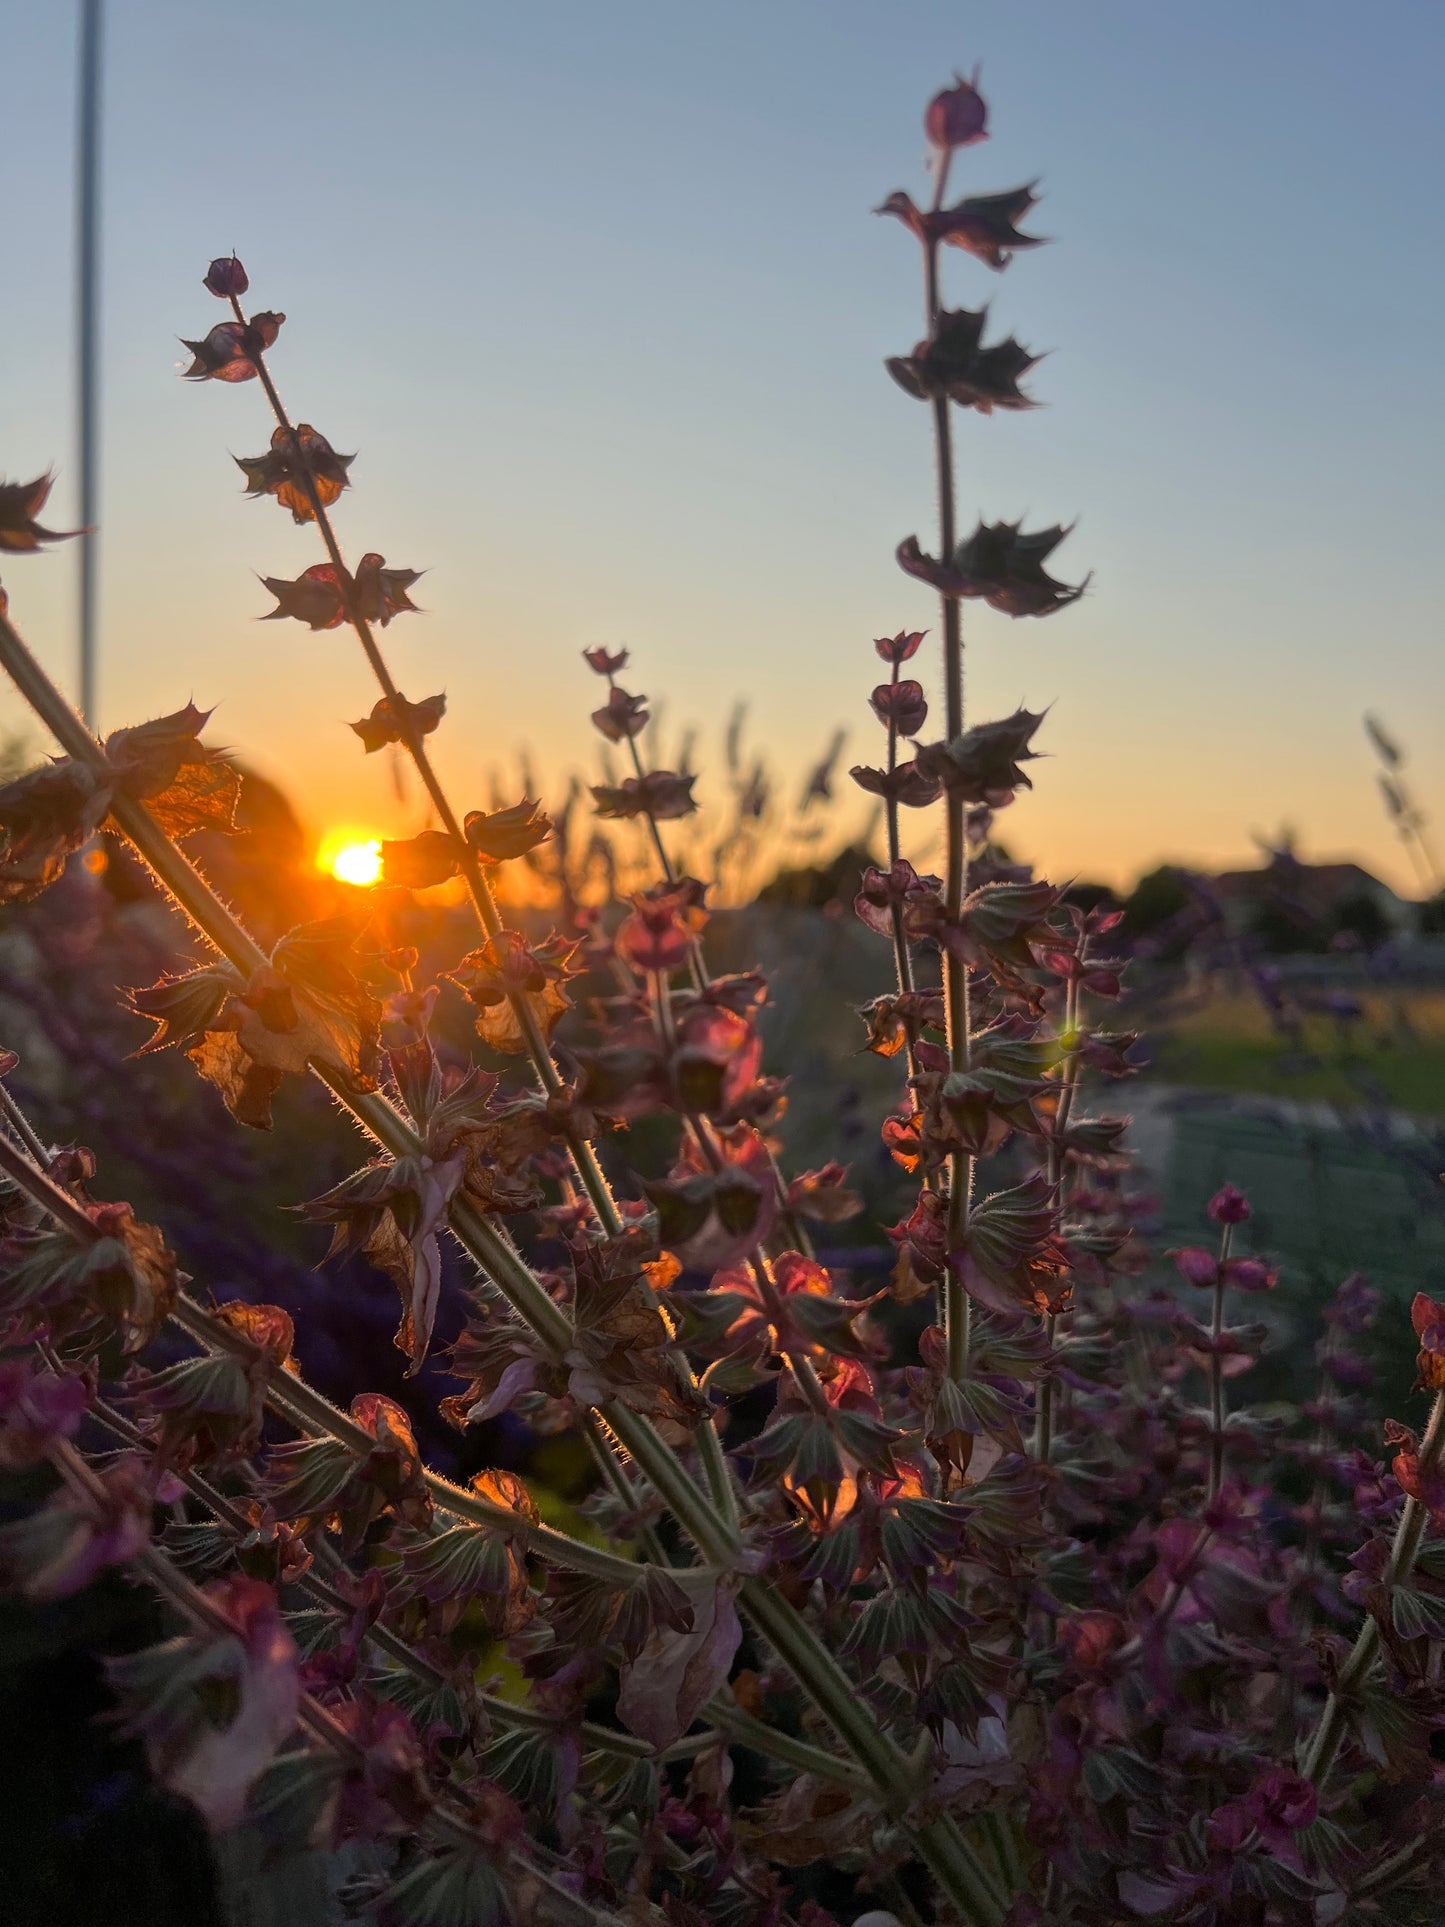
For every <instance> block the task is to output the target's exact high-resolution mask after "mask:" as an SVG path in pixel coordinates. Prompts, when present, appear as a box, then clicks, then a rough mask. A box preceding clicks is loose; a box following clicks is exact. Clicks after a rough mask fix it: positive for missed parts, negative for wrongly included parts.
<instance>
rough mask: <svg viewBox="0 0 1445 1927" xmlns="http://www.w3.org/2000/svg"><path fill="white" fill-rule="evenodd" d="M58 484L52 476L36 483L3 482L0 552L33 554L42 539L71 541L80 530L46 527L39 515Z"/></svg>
mask: <svg viewBox="0 0 1445 1927" xmlns="http://www.w3.org/2000/svg"><path fill="white" fill-rule="evenodd" d="M54 486H55V477H54V476H53V475H37V476H36V478H35V480H34V481H33V482H0V555H33V554H34V553H35V551H36V550H37V549H38V548H39V547H40V546H41V544H42V543H43V542H68V541H69V540H70V539H71V537H72V536H75V535H80V534H83V533H84V531H83V530H81V529H43V528H41V526H40V524H39V523H38V522H37V521H36V519H35V518H36V516H37V515H39V513H40V511H41V510H42V509H43V508H44V507H45V503H46V500H47V498H48V497H49V494H50V491H51V489H52V488H54Z"/></svg>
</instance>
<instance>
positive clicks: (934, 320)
mask: <svg viewBox="0 0 1445 1927" xmlns="http://www.w3.org/2000/svg"><path fill="white" fill-rule="evenodd" d="M938 178H939V183H940V184H941V183H942V180H943V169H942V167H940V169H939V177H938ZM923 283H924V300H923V305H924V320H925V324H926V327H927V331H928V338H929V340H930V341H931V340H933V338H934V337H935V335H936V334H937V331H938V316H939V294H938V243H937V241H935V240H932V239H929V240H925V242H924V244H923ZM933 448H934V458H935V466H936V469H937V480H938V535H939V553H940V559H941V560H942V562H943V563H944V565H945V566H947V564H948V563H949V562H951V561H952V559H953V554H954V551H955V549H956V548H957V547H958V530H957V526H956V517H955V508H954V485H953V428H952V422H951V419H950V416H949V402H948V398H947V396H939V397H938V398H937V399H936V400H935V401H934V403H933ZM940 603H941V608H942V621H943V693H944V728H945V734H946V739H947V740H948V741H949V742H950V743H951V742H953V741H954V740H955V739H956V738H957V737H959V736H961V735H962V734H963V627H962V620H961V618H960V615H959V609H958V600H957V598H956V597H955V596H952V595H949V594H948V593H947V592H946V591H944V592H943V593H942V594H941V596H940ZM944 810H945V821H946V825H947V838H948V841H947V856H946V861H945V870H944V918H945V922H946V924H947V926H948V927H949V928H950V929H951V928H953V927H954V926H956V925H957V923H958V919H959V916H960V913H961V911H962V908H963V900H964V897H965V896H966V895H967V893H968V840H967V836H966V833H965V805H964V801H963V798H962V797H961V796H960V795H958V793H957V792H956V791H954V790H952V789H949V790H947V791H945V794H944ZM943 1009H944V1021H945V1025H946V1028H947V1034H948V1063H949V1069H950V1070H952V1071H966V1070H967V1069H968V1066H969V1058H970V1052H971V1032H972V1016H971V1012H970V1009H969V981H968V965H967V963H966V962H965V961H964V960H963V958H962V957H959V956H957V955H956V954H955V953H954V951H953V949H952V948H951V947H950V946H948V945H947V944H945V946H944V950H943ZM973 1170H974V1160H973V1158H972V1157H971V1156H970V1155H969V1154H968V1152H966V1151H953V1152H950V1154H949V1160H948V1173H949V1177H948V1249H949V1252H950V1253H953V1252H956V1251H958V1250H960V1249H961V1248H962V1246H963V1243H964V1240H965V1238H966V1236H967V1233H968V1214H969V1204H970V1201H971V1198H972V1193H973ZM943 1326H944V1331H945V1333H946V1334H947V1340H948V1370H949V1376H950V1377H952V1378H963V1377H966V1376H967V1373H968V1355H969V1346H970V1338H971V1329H970V1327H971V1308H970V1304H969V1299H968V1294H967V1293H966V1292H965V1291H964V1289H963V1286H962V1284H961V1283H960V1282H959V1280H958V1279H957V1278H956V1277H955V1276H954V1274H953V1271H952V1269H951V1268H950V1269H949V1270H948V1271H947V1272H946V1273H945V1276H944V1283H943Z"/></svg>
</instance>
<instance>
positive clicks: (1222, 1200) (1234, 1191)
mask: <svg viewBox="0 0 1445 1927" xmlns="http://www.w3.org/2000/svg"><path fill="white" fill-rule="evenodd" d="M1209 1215H1210V1217H1211V1218H1213V1220H1214V1222H1215V1223H1216V1224H1243V1223H1244V1221H1245V1219H1246V1218H1248V1217H1249V1215H1250V1208H1249V1199H1248V1198H1247V1197H1246V1196H1245V1195H1244V1193H1243V1192H1242V1191H1241V1190H1239V1189H1238V1188H1237V1187H1236V1186H1234V1185H1232V1184H1223V1185H1221V1186H1220V1188H1219V1189H1218V1190H1217V1191H1216V1192H1215V1194H1214V1196H1213V1197H1212V1198H1211V1199H1210V1200H1209Z"/></svg>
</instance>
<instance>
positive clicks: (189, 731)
mask: <svg viewBox="0 0 1445 1927" xmlns="http://www.w3.org/2000/svg"><path fill="white" fill-rule="evenodd" d="M209 718H210V712H209V711H208V710H204V709H197V708H196V706H195V704H194V703H187V704H186V706H185V708H184V709H178V710H176V711H175V712H174V713H173V714H172V715H169V716H158V717H156V719H155V720H154V721H153V722H149V723H140V724H137V725H136V726H135V727H134V728H131V729H118V730H116V731H114V733H113V734H112V735H110V736H108V737H107V738H106V742H105V754H106V760H107V761H108V762H109V763H110V765H111V766H112V768H113V769H114V770H115V772H116V777H117V781H118V783H119V785H120V787H121V789H123V790H124V791H125V793H126V794H127V795H128V796H133V797H135V798H136V800H137V801H138V802H143V803H144V804H145V806H146V808H147V809H148V810H149V811H150V813H151V815H152V816H153V817H154V818H155V819H156V821H157V822H158V823H159V824H160V826H161V828H162V829H163V830H164V831H165V832H166V833H167V835H168V836H173V837H182V836H189V835H190V834H191V832H192V831H193V830H229V829H230V828H231V827H232V825H233V823H234V822H235V819H236V805H237V804H238V802H239V801H240V796H241V778H240V775H239V773H238V771H237V770H236V768H235V766H234V765H233V764H232V763H230V762H229V761H228V760H227V758H226V757H225V756H224V755H223V753H222V752H221V751H220V750H215V749H208V748H207V747H206V745H205V744H204V743H203V742H202V741H201V740H200V731H201V730H202V729H204V728H205V726H206V723H207V722H208V720H209Z"/></svg>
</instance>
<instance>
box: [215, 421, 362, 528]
mask: <svg viewBox="0 0 1445 1927" xmlns="http://www.w3.org/2000/svg"><path fill="white" fill-rule="evenodd" d="M235 460H236V466H237V467H238V468H239V469H240V471H241V473H242V474H243V475H244V476H245V478H246V493H247V494H248V495H257V496H260V495H274V496H275V498H276V500H277V502H279V503H280V505H281V507H282V508H284V509H290V511H291V519H292V520H293V521H294V522H314V521H315V520H316V509H315V505H314V504H313V502H312V499H311V493H312V490H313V489H314V490H315V493H316V497H317V500H318V501H319V502H320V503H321V506H322V508H330V507H331V504H332V503H333V502H334V501H336V500H337V498H338V497H339V496H340V494H341V491H342V490H343V489H344V488H346V487H347V486H348V483H347V479H346V471H347V470H348V469H349V468H350V467H351V464H352V463H353V462H354V461H355V460H356V457H355V456H354V455H338V454H337V452H336V450H335V449H334V448H333V447H332V446H331V444H330V442H329V441H327V439H326V437H325V436H324V435H322V434H319V433H318V432H317V431H316V429H314V428H313V427H312V426H311V424H310V422H300V423H298V424H297V427H296V431H295V438H294V440H293V438H292V435H291V432H290V431H289V430H288V429H285V428H278V429H276V431H275V432H274V433H273V435H272V437H271V446H270V448H269V449H268V450H267V452H266V453H265V454H264V455H238V456H237V457H236V458H235ZM308 480H309V483H310V486H309V487H308V486H307V484H308Z"/></svg>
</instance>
